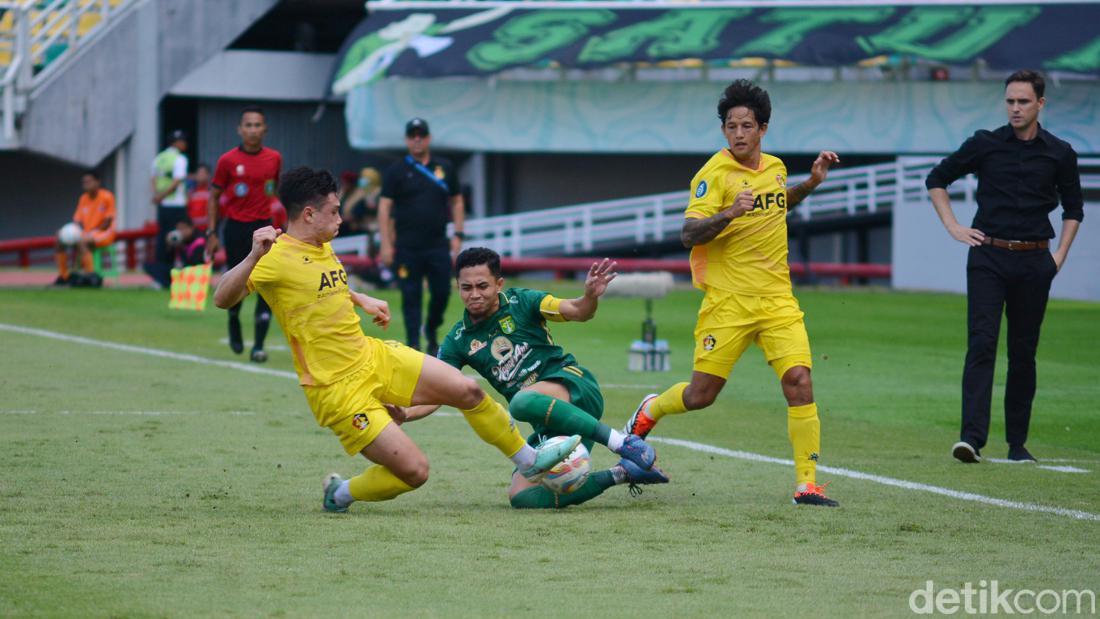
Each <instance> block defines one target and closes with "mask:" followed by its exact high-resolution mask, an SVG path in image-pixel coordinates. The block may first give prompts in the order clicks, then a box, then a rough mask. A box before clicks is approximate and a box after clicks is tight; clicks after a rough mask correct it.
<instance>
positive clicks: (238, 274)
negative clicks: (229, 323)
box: [214, 253, 260, 309]
mask: <svg viewBox="0 0 1100 619" xmlns="http://www.w3.org/2000/svg"><path fill="white" fill-rule="evenodd" d="M259 261H260V258H259V256H254V255H253V254H252V253H250V254H248V256H247V257H245V259H244V260H242V261H241V263H240V264H238V265H237V266H235V267H233V268H232V269H229V271H227V272H226V274H225V275H222V277H221V279H220V280H218V287H217V288H216V289H215V290H214V305H217V306H218V307H219V308H221V309H229V308H231V307H233V306H234V305H236V304H238V303H240V302H241V301H243V300H244V298H245V297H247V296H248V277H249V276H250V275H252V269H254V268H256V263H257V262H259Z"/></svg>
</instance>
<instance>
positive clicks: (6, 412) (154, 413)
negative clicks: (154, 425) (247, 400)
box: [0, 409, 257, 417]
mask: <svg viewBox="0 0 1100 619" xmlns="http://www.w3.org/2000/svg"><path fill="white" fill-rule="evenodd" d="M210 413H211V411H32V410H4V409H0V415H73V416H77V417H85V416H104V415H109V416H127V417H170V416H178V415H207V414H210ZM219 414H225V415H231V416H233V417H252V416H255V415H256V414H257V413H256V412H254V411H229V412H228V413H219Z"/></svg>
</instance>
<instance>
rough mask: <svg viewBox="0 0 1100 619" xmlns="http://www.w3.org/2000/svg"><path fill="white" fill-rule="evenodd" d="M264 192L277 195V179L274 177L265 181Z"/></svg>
mask: <svg viewBox="0 0 1100 619" xmlns="http://www.w3.org/2000/svg"><path fill="white" fill-rule="evenodd" d="M264 193H266V194H267V195H269V196H273V195H275V180H274V179H268V181H267V182H266V183H264Z"/></svg>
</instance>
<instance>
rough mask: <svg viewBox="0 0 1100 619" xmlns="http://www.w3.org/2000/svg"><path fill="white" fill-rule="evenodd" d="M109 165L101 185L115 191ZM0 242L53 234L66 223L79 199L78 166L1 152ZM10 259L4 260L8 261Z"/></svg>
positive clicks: (81, 169)
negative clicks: (0, 240)
mask: <svg viewBox="0 0 1100 619" xmlns="http://www.w3.org/2000/svg"><path fill="white" fill-rule="evenodd" d="M110 167H111V166H110V165H109V164H108V165H104V166H100V168H99V169H98V172H99V173H100V176H101V177H102V178H103V185H104V187H106V188H107V189H110V190H111V191H116V189H117V188H116V187H115V183H114V179H113V177H112V176H111V174H110V173H109V172H110ZM0 170H3V173H2V174H0V200H2V202H0V239H17V238H23V237H28V236H45V235H50V234H53V233H54V232H56V231H57V229H58V228H60V227H61V225H62V224H64V223H65V222H67V221H69V220H70V219H71V218H72V216H73V211H75V210H76V202H77V200H79V199H80V191H81V189H80V176H81V174H82V173H83V172H84V168H83V167H81V166H75V165H73V164H71V163H66V162H63V161H58V160H56V159H49V158H46V157H41V156H38V155H31V154H27V153H20V152H0ZM10 257H11V256H10V255H8V256H4V258H5V259H6V258H10Z"/></svg>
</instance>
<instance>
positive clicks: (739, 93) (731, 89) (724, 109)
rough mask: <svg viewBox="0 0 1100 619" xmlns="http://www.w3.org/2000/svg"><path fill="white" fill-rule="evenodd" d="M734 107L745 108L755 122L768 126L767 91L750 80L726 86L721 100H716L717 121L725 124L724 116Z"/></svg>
mask: <svg viewBox="0 0 1100 619" xmlns="http://www.w3.org/2000/svg"><path fill="white" fill-rule="evenodd" d="M735 107H747V108H749V109H750V110H752V113H753V115H754V116H756V122H757V123H759V124H761V125H766V124H768V121H770V120H771V118H772V100H771V98H770V97H769V96H768V91H766V90H764V89H763V88H761V87H759V86H757V85H756V84H754V83H753V82H752V81H750V80H734V81H733V83H732V84H730V85H729V86H726V90H725V92H723V93H722V98H721V99H719V100H718V119H719V120H721V121H722V124H723V125H724V124H726V114H727V113H728V112H729V111H730V110H731V109H733V108H735Z"/></svg>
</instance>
